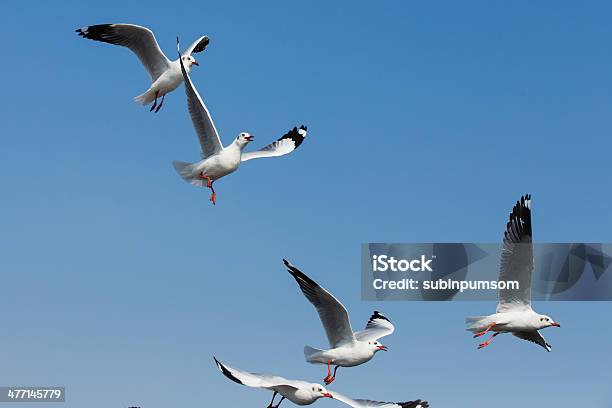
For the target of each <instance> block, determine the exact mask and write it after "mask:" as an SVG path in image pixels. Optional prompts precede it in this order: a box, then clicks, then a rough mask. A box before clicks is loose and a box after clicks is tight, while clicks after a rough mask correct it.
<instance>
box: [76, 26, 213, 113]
mask: <svg viewBox="0 0 612 408" xmlns="http://www.w3.org/2000/svg"><path fill="white" fill-rule="evenodd" d="M76 32H77V33H78V34H79V35H80V36H81V37H85V38H88V39H90V40H95V41H101V42H105V43H109V44H114V45H121V46H123V47H127V48H129V49H130V50H131V51H132V52H133V53H134V54H136V56H137V57H138V59H139V60H140V62H141V63H142V65H144V67H145V69H146V70H147V72H148V73H149V75H150V76H151V82H152V84H151V87H150V88H149V89H148V90H147V91H146V92H145V93H143V94H142V95H138V96H137V97H136V98H134V100H135V101H136V102H139V103H141V104H142V105H148V104H149V103H151V102H153V105H152V106H151V109H150V110H151V111H153V110H155V112H159V110H160V109H161V107H162V105H163V104H164V98H165V96H166V94H167V93H169V92H172V91H173V90H175V89H176V88H177V87H178V86H179V85H180V84H181V82H183V74H182V73H181V67H180V65H179V60H181V61H182V63H183V64H184V65H185V69H186V70H187V72H189V71H190V70H191V67H192V66H193V65H199V64H198V62H197V61H196V60H195V58H194V57H193V56H192V54H195V53H198V52H202V51H204V50H205V49H206V46H207V45H208V43H209V42H210V40H209V38H208V37H207V36H205V35H204V36H202V37H200V38H198V39H197V40H195V41H194V42H193V44H191V46H189V48H187V49H186V50H185V52H184V53H183V54H182V55H180V56H179V59H177V60H175V61H170V60H169V59H168V58H167V57H166V56H165V55H164V53H163V52H162V50H161V49H160V48H159V45H158V44H157V40H156V39H155V36H154V35H153V32H152V31H151V30H149V29H148V28H146V27H142V26H138V25H135V24H98V25H92V26H87V27H82V28H78V29H77V30H76ZM158 98H161V101H160V103H159V105H158V104H157V100H158Z"/></svg>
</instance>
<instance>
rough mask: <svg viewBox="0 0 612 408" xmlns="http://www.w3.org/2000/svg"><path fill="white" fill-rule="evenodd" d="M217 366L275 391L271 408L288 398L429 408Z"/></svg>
mask: <svg viewBox="0 0 612 408" xmlns="http://www.w3.org/2000/svg"><path fill="white" fill-rule="evenodd" d="M215 363H216V364H217V367H218V368H219V370H220V371H221V372H222V373H223V375H225V376H226V377H227V378H229V379H230V380H232V381H234V382H236V383H238V384H242V385H246V386H247V387H253V388H261V389H265V390H269V391H273V392H274V393H273V394H272V401H271V402H270V404H269V405H268V408H278V406H279V405H280V403H281V402H282V401H283V400H284V399H288V400H289V401H291V402H293V403H294V404H296V405H310V404H312V403H314V402H316V401H317V400H318V399H320V398H332V399H336V400H338V401H341V402H344V403H345V404H347V405H349V406H351V407H354V408H427V407H429V403H428V402H427V401H421V400H416V401H408V402H397V403H394V402H379V401H371V400H360V399H352V398H349V397H346V396H344V395H342V394H340V393H337V392H335V391H333V392H331V391H328V390H326V389H325V387H323V386H322V385H321V384H314V383H309V382H306V381H300V380H288V379H286V378H283V377H279V376H276V375H267V374H255V373H249V372H247V371H243V370H239V369H237V368H233V367H230V366H228V365H227V364H223V363H221V362H219V361H218V360H217V359H216V358H215ZM276 394H280V395H281V396H282V398H281V400H280V401H279V402H278V403H277V404H276V405H273V403H274V399H275V398H276Z"/></svg>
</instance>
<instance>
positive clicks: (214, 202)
mask: <svg viewBox="0 0 612 408" xmlns="http://www.w3.org/2000/svg"><path fill="white" fill-rule="evenodd" d="M208 187H209V188H210V191H212V194H211V195H210V201H212V203H213V205H217V193H216V192H215V189H214V188H213V185H212V181H211V182H209V184H208Z"/></svg>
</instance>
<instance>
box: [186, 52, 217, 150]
mask: <svg viewBox="0 0 612 408" xmlns="http://www.w3.org/2000/svg"><path fill="white" fill-rule="evenodd" d="M179 60H180V62H181V71H182V72H183V80H184V81H185V93H186V94H187V108H189V114H190V115H191V121H192V122H193V127H194V128H195V130H196V133H197V135H198V139H199V140H200V147H201V149H202V151H201V153H200V155H201V156H202V159H205V158H207V157H209V156H212V155H214V154H217V153H219V152H220V151H221V150H223V145H222V144H221V140H220V139H219V133H217V128H215V124H214V123H213V121H212V118H211V117H210V112H208V109H207V108H206V105H204V102H203V101H202V98H201V97H200V94H199V93H198V91H197V90H196V89H195V87H194V86H193V83H192V82H191V78H189V74H187V71H185V66H184V65H183V59H182V58H179Z"/></svg>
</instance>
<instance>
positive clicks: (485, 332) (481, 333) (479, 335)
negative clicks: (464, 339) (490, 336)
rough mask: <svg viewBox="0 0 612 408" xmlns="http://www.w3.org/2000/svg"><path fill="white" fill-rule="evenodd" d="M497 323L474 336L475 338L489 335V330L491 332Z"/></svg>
mask: <svg viewBox="0 0 612 408" xmlns="http://www.w3.org/2000/svg"><path fill="white" fill-rule="evenodd" d="M496 324H497V323H493V324H491V325H490V326H489V327H487V328H486V330H485V331H481V332H480V333H476V334H474V338H476V337H481V336H484V335H485V334H487V333H488V332H489V330H491V329H492V328H493V327H494V326H495V325H496Z"/></svg>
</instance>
